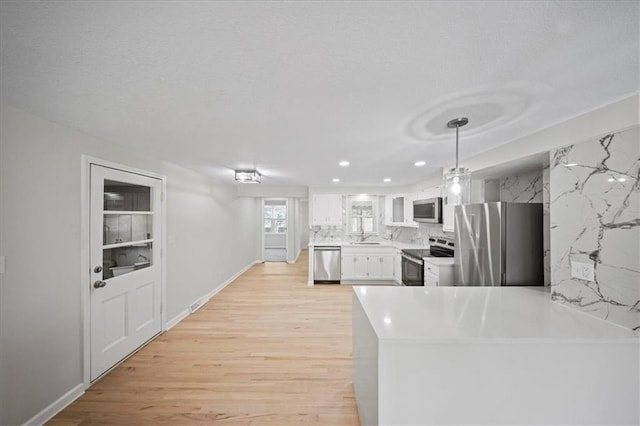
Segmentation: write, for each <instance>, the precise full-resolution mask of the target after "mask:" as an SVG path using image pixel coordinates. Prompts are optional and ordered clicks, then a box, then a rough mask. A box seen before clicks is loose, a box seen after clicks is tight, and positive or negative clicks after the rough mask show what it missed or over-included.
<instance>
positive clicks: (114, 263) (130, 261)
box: [102, 243, 153, 280]
mask: <svg viewBox="0 0 640 426" xmlns="http://www.w3.org/2000/svg"><path fill="white" fill-rule="evenodd" d="M152 259H153V243H142V244H131V245H128V246H125V247H115V248H109V249H103V250H102V279H104V280H106V279H109V278H113V277H118V276H120V275H124V274H128V273H130V272H134V271H138V270H140V269H144V268H148V267H149V266H151V265H152Z"/></svg>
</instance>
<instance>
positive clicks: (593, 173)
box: [550, 128, 640, 331]
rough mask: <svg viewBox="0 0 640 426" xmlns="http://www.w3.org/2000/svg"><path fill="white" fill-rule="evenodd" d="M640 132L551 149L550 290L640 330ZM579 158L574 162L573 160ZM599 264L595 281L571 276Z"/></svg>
mask: <svg viewBox="0 0 640 426" xmlns="http://www.w3.org/2000/svg"><path fill="white" fill-rule="evenodd" d="M639 140H640V132H639V130H638V128H634V129H630V130H627V131H624V132H620V133H616V134H612V135H608V136H605V137H603V138H600V139H594V140H590V141H586V142H583V143H579V144H575V145H570V146H566V147H564V148H561V149H558V150H554V151H552V152H551V166H550V167H551V179H550V200H551V204H550V213H551V290H552V297H553V299H554V300H555V301H557V302H559V303H563V304H566V305H567V306H570V307H573V308H575V309H579V310H582V311H585V312H588V313H590V314H592V315H595V316H597V317H600V318H603V319H606V320H608V321H611V322H613V323H616V324H619V325H622V326H624V327H628V328H631V329H634V330H636V331H640V180H639V173H640V145H639V143H638V141H639ZM573 163H575V164H576V165H575V166H573V167H567V166H566V165H567V164H573ZM573 261H579V262H585V263H588V264H591V265H593V267H594V272H595V281H593V282H591V281H585V280H582V279H577V278H572V277H571V266H570V262H573Z"/></svg>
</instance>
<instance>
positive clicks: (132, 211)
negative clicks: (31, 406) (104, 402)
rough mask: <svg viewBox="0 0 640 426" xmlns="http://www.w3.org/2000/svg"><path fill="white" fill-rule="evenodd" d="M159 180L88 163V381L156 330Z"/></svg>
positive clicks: (158, 327)
mask: <svg viewBox="0 0 640 426" xmlns="http://www.w3.org/2000/svg"><path fill="white" fill-rule="evenodd" d="M161 191H162V182H161V181H160V180H159V179H155V178H151V177H147V176H142V175H139V174H135V173H129V172H124V171H121V170H115V169H111V168H107V167H101V166H97V165H95V164H93V165H91V206H90V229H91V231H90V232H91V234H90V246H91V249H90V250H91V253H90V259H91V282H90V284H89V285H90V311H91V312H90V321H91V380H95V379H96V378H98V377H100V376H101V375H102V374H103V373H104V372H105V371H107V370H109V369H110V368H111V367H113V366H114V365H115V364H117V363H118V362H119V361H120V360H122V359H123V358H125V357H126V356H127V355H129V354H130V353H132V352H133V351H135V350H136V349H137V348H139V347H140V346H141V345H143V344H144V343H145V342H147V341H148V340H149V339H151V338H152V337H154V336H155V335H157V334H158V333H160V331H161V329H162V319H161V309H162V308H161V300H162V298H161V278H162V277H161V274H162V269H161V263H160V255H161V253H160V249H161V235H160V232H161V229H162V227H161V223H162V222H161V220H162V218H161V208H160V203H161Z"/></svg>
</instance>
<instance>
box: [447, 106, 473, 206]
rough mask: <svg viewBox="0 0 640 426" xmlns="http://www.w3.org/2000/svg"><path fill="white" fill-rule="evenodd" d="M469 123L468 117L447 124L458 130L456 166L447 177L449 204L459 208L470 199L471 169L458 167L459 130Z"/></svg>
mask: <svg viewBox="0 0 640 426" xmlns="http://www.w3.org/2000/svg"><path fill="white" fill-rule="evenodd" d="M467 123H469V119H468V118H467V117H460V118H454V119H453V120H451V121H449V122H448V123H447V127H448V128H450V129H453V128H455V129H456V166H455V167H454V168H452V169H449V172H448V173H447V174H446V175H445V188H446V190H447V204H448V205H453V206H458V205H461V204H468V203H469V199H470V188H471V175H470V174H469V169H467V168H464V167H459V166H458V150H459V149H458V146H459V129H460V127H462V126H465V125H466V124H467Z"/></svg>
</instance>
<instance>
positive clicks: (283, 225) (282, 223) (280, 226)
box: [274, 220, 287, 233]
mask: <svg viewBox="0 0 640 426" xmlns="http://www.w3.org/2000/svg"><path fill="white" fill-rule="evenodd" d="M275 222H276V229H275V231H274V232H277V233H286V232H287V221H286V220H276V221H275Z"/></svg>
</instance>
